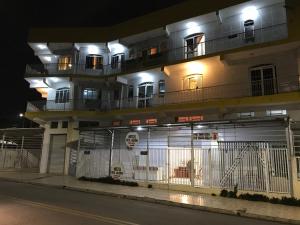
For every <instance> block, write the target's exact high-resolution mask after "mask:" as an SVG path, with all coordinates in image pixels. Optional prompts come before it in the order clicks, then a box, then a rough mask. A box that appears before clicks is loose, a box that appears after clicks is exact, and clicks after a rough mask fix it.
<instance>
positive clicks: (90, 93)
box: [82, 88, 98, 101]
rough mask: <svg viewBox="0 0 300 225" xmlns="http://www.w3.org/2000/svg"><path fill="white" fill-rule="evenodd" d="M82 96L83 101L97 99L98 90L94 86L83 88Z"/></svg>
mask: <svg viewBox="0 0 300 225" xmlns="http://www.w3.org/2000/svg"><path fill="white" fill-rule="evenodd" d="M85 93H86V94H85ZM82 97H83V99H84V100H85V101H92V100H97V99H98V90H97V89H96V88H84V89H83V91H82Z"/></svg>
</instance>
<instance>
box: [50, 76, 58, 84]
mask: <svg viewBox="0 0 300 225" xmlns="http://www.w3.org/2000/svg"><path fill="white" fill-rule="evenodd" d="M49 80H50V81H52V82H54V83H57V82H58V81H59V78H57V77H50V78H49Z"/></svg>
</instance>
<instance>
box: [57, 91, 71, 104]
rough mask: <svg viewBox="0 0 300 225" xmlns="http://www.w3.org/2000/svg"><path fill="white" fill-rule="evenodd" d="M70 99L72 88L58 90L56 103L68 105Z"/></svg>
mask: <svg viewBox="0 0 300 225" xmlns="http://www.w3.org/2000/svg"><path fill="white" fill-rule="evenodd" d="M69 98H70V88H60V89H57V90H56V94H55V103H67V102H69Z"/></svg>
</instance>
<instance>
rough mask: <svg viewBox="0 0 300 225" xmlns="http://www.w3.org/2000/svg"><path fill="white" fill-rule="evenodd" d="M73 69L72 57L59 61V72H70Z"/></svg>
mask: <svg viewBox="0 0 300 225" xmlns="http://www.w3.org/2000/svg"><path fill="white" fill-rule="evenodd" d="M71 68H72V58H71V56H61V57H59V59H58V70H69V69H71Z"/></svg>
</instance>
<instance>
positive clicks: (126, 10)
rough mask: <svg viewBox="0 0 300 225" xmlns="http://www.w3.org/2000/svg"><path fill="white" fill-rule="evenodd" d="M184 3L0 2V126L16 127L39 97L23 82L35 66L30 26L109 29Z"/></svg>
mask: <svg viewBox="0 0 300 225" xmlns="http://www.w3.org/2000/svg"><path fill="white" fill-rule="evenodd" d="M183 1H184V0H149V1H145V0H97V1H95V0H94V1H89V0H80V1H79V0H78V1H76V0H73V1H70V0H68V1H63V0H61V1H49V0H39V1H29V0H4V1H3V0H2V1H1V3H0V25H1V35H0V40H1V42H0V43H1V66H0V76H1V82H0V101H1V108H0V109H1V110H0V127H10V126H16V124H17V123H19V119H18V115H19V113H21V112H24V111H25V107H26V102H27V101H28V100H36V99H39V98H40V95H39V94H37V93H36V92H35V91H33V90H30V89H29V87H28V84H27V83H26V81H25V80H24V79H23V76H24V71H25V66H26V64H31V63H38V62H39V61H38V59H37V58H35V57H34V54H33V51H32V50H31V49H30V48H29V47H28V46H27V43H26V39H27V35H28V30H29V29H30V27H52V26H54V27H76V26H90V27H91V26H110V25H112V24H116V23H120V22H122V21H125V20H128V19H130V18H134V17H138V16H142V15H144V14H146V13H149V12H152V11H155V10H158V9H161V8H165V7H168V6H171V5H174V4H178V3H180V2H183Z"/></svg>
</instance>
